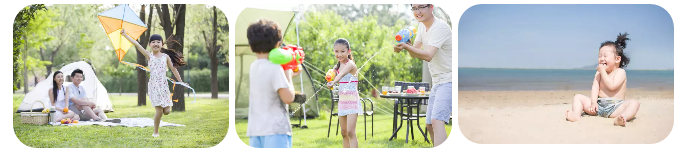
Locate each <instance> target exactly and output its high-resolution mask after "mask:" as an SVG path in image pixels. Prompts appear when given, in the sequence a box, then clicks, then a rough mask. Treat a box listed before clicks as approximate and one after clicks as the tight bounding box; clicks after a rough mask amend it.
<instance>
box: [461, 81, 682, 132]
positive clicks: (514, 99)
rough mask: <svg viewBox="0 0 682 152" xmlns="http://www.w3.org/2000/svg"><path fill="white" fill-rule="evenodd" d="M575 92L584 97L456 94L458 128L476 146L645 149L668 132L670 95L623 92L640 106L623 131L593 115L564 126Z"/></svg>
mask: <svg viewBox="0 0 682 152" xmlns="http://www.w3.org/2000/svg"><path fill="white" fill-rule="evenodd" d="M578 93H579V94H584V95H587V96H589V93H590V92H589V90H585V91H459V92H458V105H459V108H458V113H459V116H458V117H459V120H458V121H459V122H458V124H459V127H460V129H461V131H462V134H463V135H464V136H465V137H466V138H467V139H469V140H470V141H472V142H474V143H481V144H515V143H523V144H598V143H608V144H651V143H657V142H660V141H662V140H663V139H665V138H666V137H667V136H668V134H670V131H671V130H672V127H673V105H674V104H673V96H674V91H673V90H635V89H629V90H628V93H627V95H626V100H632V99H634V100H637V101H639V102H640V105H641V107H640V110H639V112H638V113H637V115H636V116H635V119H634V120H632V121H630V122H628V123H627V125H626V127H620V126H614V125H613V119H611V118H603V117H597V116H587V115H585V116H583V117H582V120H580V121H578V122H569V121H566V120H565V110H567V109H570V108H571V103H572V101H573V96H574V94H578Z"/></svg>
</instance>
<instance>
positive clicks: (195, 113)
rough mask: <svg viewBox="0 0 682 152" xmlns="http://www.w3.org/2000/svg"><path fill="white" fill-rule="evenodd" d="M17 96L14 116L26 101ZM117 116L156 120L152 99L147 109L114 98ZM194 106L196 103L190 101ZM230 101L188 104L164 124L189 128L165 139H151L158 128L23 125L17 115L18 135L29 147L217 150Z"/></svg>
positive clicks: (169, 131)
mask: <svg viewBox="0 0 682 152" xmlns="http://www.w3.org/2000/svg"><path fill="white" fill-rule="evenodd" d="M22 97H23V96H22V95H16V94H15V95H14V104H13V105H14V107H13V111H12V112H16V110H17V108H18V107H19V105H20V104H21V101H22V100H23V98H22ZM110 99H111V103H112V104H113V108H114V111H115V112H110V113H107V116H108V117H109V118H153V117H154V114H155V111H154V108H152V107H151V103H150V101H149V98H147V106H137V97H136V96H116V95H112V96H110ZM186 100H188V101H190V102H191V100H193V99H186ZM228 104H229V101H228V100H227V99H205V98H198V99H197V101H196V102H195V103H193V104H192V103H189V102H187V103H186V105H185V109H186V111H184V112H172V113H171V114H169V115H165V116H163V117H162V118H161V121H164V122H169V123H176V124H182V125H185V127H161V128H159V134H160V135H161V137H158V138H154V137H152V136H151V134H152V132H153V129H154V127H144V128H139V127H122V126H116V127H109V126H95V125H92V126H48V125H42V126H38V125H29V124H21V116H20V115H19V114H17V113H13V116H14V133H15V134H16V136H17V138H18V139H19V141H21V142H22V143H24V144H25V145H26V146H29V147H36V148H37V147H50V148H53V147H89V148H95V147H107V148H108V147H119V148H120V147H139V148H152V147H174V148H180V147H183V148H184V147H192V148H196V147H213V146H215V145H217V144H218V143H220V142H221V141H222V140H223V139H224V138H225V135H226V134H227V128H228V124H229V123H228V121H229V117H228V113H229V112H228V111H229V110H228V107H229V106H228Z"/></svg>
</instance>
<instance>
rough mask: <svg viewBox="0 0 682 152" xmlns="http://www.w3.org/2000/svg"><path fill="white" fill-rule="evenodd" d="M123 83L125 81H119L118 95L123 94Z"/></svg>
mask: <svg viewBox="0 0 682 152" xmlns="http://www.w3.org/2000/svg"><path fill="white" fill-rule="evenodd" d="M122 85H123V83H118V96H121V92H122V91H121V86H122Z"/></svg>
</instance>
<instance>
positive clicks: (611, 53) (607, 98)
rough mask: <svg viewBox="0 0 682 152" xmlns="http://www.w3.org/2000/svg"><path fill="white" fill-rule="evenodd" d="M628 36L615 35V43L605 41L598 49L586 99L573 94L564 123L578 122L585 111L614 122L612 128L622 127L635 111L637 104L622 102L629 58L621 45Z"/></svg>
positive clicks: (633, 115) (637, 108) (634, 102)
mask: <svg viewBox="0 0 682 152" xmlns="http://www.w3.org/2000/svg"><path fill="white" fill-rule="evenodd" d="M627 35H628V34H627V33H625V34H622V35H621V34H619V35H618V38H617V39H616V41H615V42H613V41H606V42H604V43H602V44H601V47H599V58H598V63H599V64H598V66H597V73H596V74H595V75H594V81H593V82H592V94H591V95H590V97H587V96H585V95H581V94H576V95H575V97H574V98H573V109H571V110H566V120H568V121H571V122H574V121H578V120H580V117H581V115H582V113H583V111H585V112H586V113H587V114H589V115H593V116H594V115H599V116H601V117H605V118H615V119H614V120H613V124H614V125H619V126H625V123H626V122H627V121H628V120H631V119H632V118H634V117H635V114H637V111H638V110H639V102H637V101H635V100H629V101H625V100H624V99H625V91H626V86H627V82H628V81H627V76H626V75H625V69H623V68H624V67H626V66H627V65H628V63H629V62H630V58H628V57H627V56H625V54H624V53H623V49H625V45H626V43H625V41H626V40H630V39H629V38H627V37H626V36H627Z"/></svg>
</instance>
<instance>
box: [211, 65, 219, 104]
mask: <svg viewBox="0 0 682 152" xmlns="http://www.w3.org/2000/svg"><path fill="white" fill-rule="evenodd" d="M211 98H212V99H217V98H218V57H217V56H215V55H213V56H211Z"/></svg>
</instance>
